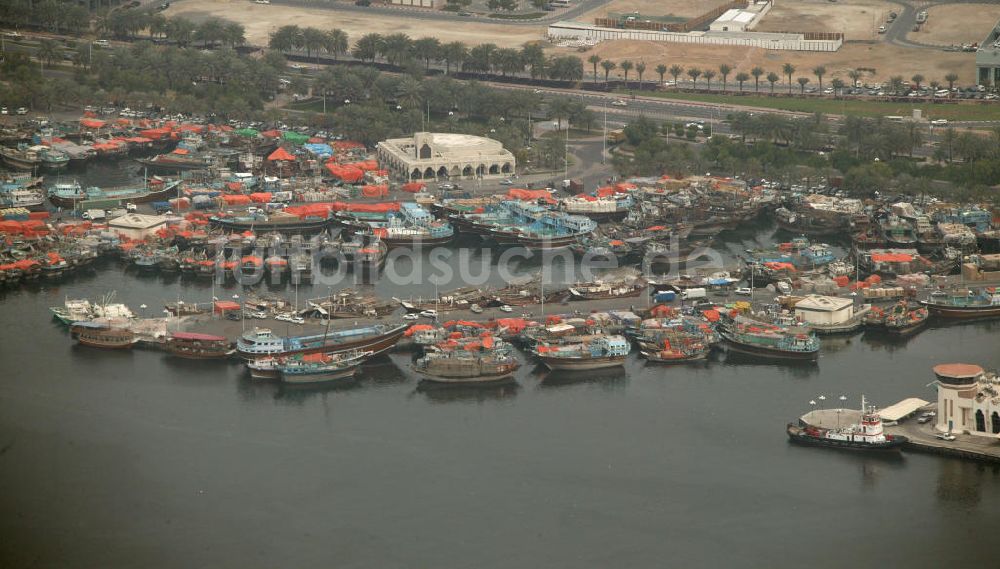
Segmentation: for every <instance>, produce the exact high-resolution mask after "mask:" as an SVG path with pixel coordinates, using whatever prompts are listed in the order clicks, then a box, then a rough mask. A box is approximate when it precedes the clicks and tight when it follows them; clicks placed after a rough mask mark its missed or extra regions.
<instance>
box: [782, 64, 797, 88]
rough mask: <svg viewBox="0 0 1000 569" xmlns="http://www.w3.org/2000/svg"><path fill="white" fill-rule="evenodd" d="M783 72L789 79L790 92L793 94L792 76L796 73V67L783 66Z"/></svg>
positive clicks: (790, 65)
mask: <svg viewBox="0 0 1000 569" xmlns="http://www.w3.org/2000/svg"><path fill="white" fill-rule="evenodd" d="M781 71H782V72H783V73H784V74H785V75H786V76H787V77H788V92H789V93H791V92H792V74H793V73H795V66H794V65H792V64H791V63H786V64H784V65H782V66H781Z"/></svg>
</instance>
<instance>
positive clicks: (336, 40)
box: [325, 28, 349, 60]
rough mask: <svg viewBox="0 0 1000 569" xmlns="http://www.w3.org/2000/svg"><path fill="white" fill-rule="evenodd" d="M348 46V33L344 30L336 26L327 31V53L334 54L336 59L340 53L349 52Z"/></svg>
mask: <svg viewBox="0 0 1000 569" xmlns="http://www.w3.org/2000/svg"><path fill="white" fill-rule="evenodd" d="M348 47H349V44H348V42H347V33H346V32H344V30H338V29H336V28H334V29H332V30H329V31H328V32H326V46H325V49H326V51H327V53H330V54H333V59H334V60H336V59H337V57H339V56H340V54H342V53H347V49H348Z"/></svg>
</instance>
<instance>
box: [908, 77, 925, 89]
mask: <svg viewBox="0 0 1000 569" xmlns="http://www.w3.org/2000/svg"><path fill="white" fill-rule="evenodd" d="M910 79H912V80H913V82H914V83H915V84H916V86H917V89H920V84H921V83H923V82H924V76H923V75H921V74H919V73H917V74H916V75H914V76H913V77H911V78H910Z"/></svg>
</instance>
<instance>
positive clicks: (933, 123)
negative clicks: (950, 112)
mask: <svg viewBox="0 0 1000 569" xmlns="http://www.w3.org/2000/svg"><path fill="white" fill-rule="evenodd" d="M931 126H948V119H936V120H932V121H931Z"/></svg>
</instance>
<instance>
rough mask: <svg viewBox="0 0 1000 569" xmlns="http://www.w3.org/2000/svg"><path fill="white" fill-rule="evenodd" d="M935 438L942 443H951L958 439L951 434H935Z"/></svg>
mask: <svg viewBox="0 0 1000 569" xmlns="http://www.w3.org/2000/svg"><path fill="white" fill-rule="evenodd" d="M934 438H936V439H941V440H942V441H948V442H951V441H953V440H955V439H956V438H957V437H955V435H953V434H951V433H935V434H934Z"/></svg>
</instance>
